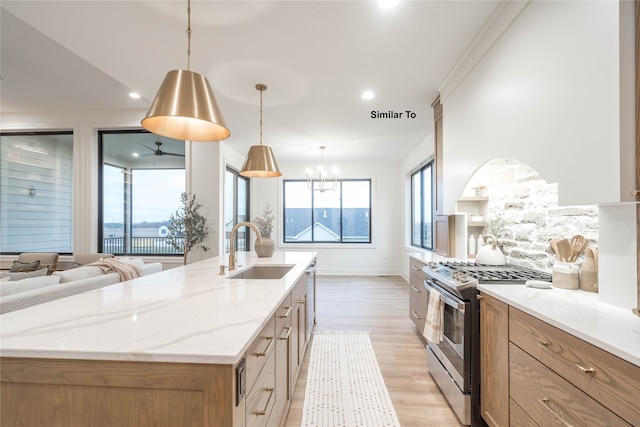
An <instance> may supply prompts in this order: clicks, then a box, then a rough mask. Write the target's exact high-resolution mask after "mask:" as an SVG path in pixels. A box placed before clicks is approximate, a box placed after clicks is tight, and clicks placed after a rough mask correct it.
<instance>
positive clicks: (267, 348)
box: [256, 337, 273, 357]
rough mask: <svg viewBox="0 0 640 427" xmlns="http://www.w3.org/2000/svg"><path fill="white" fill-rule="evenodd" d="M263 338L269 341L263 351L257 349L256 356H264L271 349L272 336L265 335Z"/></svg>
mask: <svg viewBox="0 0 640 427" xmlns="http://www.w3.org/2000/svg"><path fill="white" fill-rule="evenodd" d="M265 339H266V340H267V341H269V343H268V344H267V346H266V347H265V349H264V351H262V352H261V351H259V352H257V353H256V356H258V357H261V356H266V355H267V354H269V352H270V351H271V346H272V345H273V337H266V338H265Z"/></svg>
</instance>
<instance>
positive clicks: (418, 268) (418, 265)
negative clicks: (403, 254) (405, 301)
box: [409, 257, 427, 282]
mask: <svg viewBox="0 0 640 427" xmlns="http://www.w3.org/2000/svg"><path fill="white" fill-rule="evenodd" d="M425 265H426V264H425V263H424V262H422V261H418V260H417V259H415V258H411V257H409V274H411V273H413V274H415V275H416V276H417V277H418V279H419V281H420V282H423V281H424V279H426V278H427V275H426V274H425V272H424V271H422V269H423V268H424V266H425Z"/></svg>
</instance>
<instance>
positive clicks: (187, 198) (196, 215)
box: [167, 192, 209, 265]
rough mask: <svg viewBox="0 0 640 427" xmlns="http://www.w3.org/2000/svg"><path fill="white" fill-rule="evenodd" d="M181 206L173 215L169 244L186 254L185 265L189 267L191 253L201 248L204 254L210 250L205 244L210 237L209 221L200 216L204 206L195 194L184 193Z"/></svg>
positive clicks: (168, 234)
mask: <svg viewBox="0 0 640 427" xmlns="http://www.w3.org/2000/svg"><path fill="white" fill-rule="evenodd" d="M180 202H181V206H180V208H178V210H176V212H175V213H173V214H171V217H170V224H169V227H168V228H167V242H168V243H169V245H171V246H172V247H173V248H174V249H175V250H177V251H182V253H183V254H184V265H187V260H188V258H189V252H191V250H192V249H194V248H200V249H202V250H203V251H204V252H207V251H208V250H209V247H207V246H205V245H204V244H203V243H202V242H204V241H205V240H206V239H207V237H208V236H209V229H208V227H207V220H206V218H205V217H204V216H202V215H201V214H200V208H201V207H202V205H200V203H198V202H196V196H195V194H193V195H192V194H191V193H185V192H183V193H182V194H181V195H180Z"/></svg>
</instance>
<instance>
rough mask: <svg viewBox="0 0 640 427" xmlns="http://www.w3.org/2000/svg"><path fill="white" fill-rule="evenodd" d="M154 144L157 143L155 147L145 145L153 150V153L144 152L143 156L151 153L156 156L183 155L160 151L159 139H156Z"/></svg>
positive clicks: (160, 143) (182, 155) (181, 155)
mask: <svg viewBox="0 0 640 427" xmlns="http://www.w3.org/2000/svg"><path fill="white" fill-rule="evenodd" d="M156 145H157V148H151V147H149V146H148V145H145V147H146V148H148V149H149V150H151V151H153V153H149V154H145V156H150V155H151V154H154V155H156V156H179V157H184V154H177V153H169V152H167V151H162V150H161V149H160V147H161V146H162V142H160V141H156Z"/></svg>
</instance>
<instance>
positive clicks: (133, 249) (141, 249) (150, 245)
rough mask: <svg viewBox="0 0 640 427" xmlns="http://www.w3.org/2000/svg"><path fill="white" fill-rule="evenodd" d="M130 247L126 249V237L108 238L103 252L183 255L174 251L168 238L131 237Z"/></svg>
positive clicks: (104, 242) (105, 240) (104, 243)
mask: <svg viewBox="0 0 640 427" xmlns="http://www.w3.org/2000/svg"><path fill="white" fill-rule="evenodd" d="M128 246H129V247H128V248H125V239H124V237H106V238H105V239H104V241H103V245H102V251H103V252H106V253H110V254H124V253H126V254H147V255H148V254H153V255H182V251H178V250H176V249H174V248H173V246H171V245H170V244H169V242H168V241H167V238H166V237H131V238H130V239H129V245H128Z"/></svg>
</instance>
